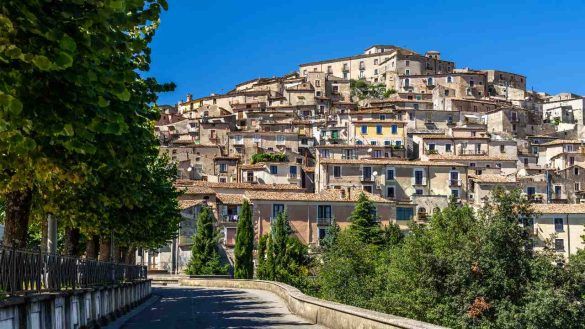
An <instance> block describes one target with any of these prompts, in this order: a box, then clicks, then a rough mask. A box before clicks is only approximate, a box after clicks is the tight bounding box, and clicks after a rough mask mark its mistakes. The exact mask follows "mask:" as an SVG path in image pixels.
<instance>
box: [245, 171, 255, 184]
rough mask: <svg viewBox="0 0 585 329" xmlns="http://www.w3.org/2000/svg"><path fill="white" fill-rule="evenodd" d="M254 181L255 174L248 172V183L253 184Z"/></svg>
mask: <svg viewBox="0 0 585 329" xmlns="http://www.w3.org/2000/svg"><path fill="white" fill-rule="evenodd" d="M253 181H254V172H253V171H248V172H247V173H246V182H253Z"/></svg>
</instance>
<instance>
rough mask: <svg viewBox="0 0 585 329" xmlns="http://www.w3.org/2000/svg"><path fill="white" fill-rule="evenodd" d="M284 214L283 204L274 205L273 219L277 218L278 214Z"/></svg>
mask: <svg viewBox="0 0 585 329" xmlns="http://www.w3.org/2000/svg"><path fill="white" fill-rule="evenodd" d="M282 212H284V205H283V204H281V203H275V204H273V205H272V218H276V216H278V214H280V213H282Z"/></svg>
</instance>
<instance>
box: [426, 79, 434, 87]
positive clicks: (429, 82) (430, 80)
mask: <svg viewBox="0 0 585 329" xmlns="http://www.w3.org/2000/svg"><path fill="white" fill-rule="evenodd" d="M427 85H428V86H432V85H433V78H428V79H427Z"/></svg>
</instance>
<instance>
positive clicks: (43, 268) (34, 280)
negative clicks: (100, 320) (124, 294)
mask: <svg viewBox="0 0 585 329" xmlns="http://www.w3.org/2000/svg"><path fill="white" fill-rule="evenodd" d="M146 278H147V275H146V267H145V266H138V265H127V264H117V263H108V262H99V261H97V260H90V259H80V258H74V257H66V256H60V255H55V254H47V253H41V252H37V251H26V250H18V249H10V248H5V247H0V291H2V292H3V293H7V294H10V295H13V294H22V293H26V292H46V291H61V290H75V289H80V288H87V287H91V286H98V285H105V284H117V283H123V282H131V281H136V280H142V279H146Z"/></svg>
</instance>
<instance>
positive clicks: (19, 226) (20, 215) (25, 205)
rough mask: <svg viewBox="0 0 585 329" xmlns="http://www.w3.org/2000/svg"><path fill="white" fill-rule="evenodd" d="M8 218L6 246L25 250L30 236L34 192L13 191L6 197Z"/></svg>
mask: <svg viewBox="0 0 585 329" xmlns="http://www.w3.org/2000/svg"><path fill="white" fill-rule="evenodd" d="M4 198H5V201H6V210H5V212H6V218H5V220H4V242H3V243H4V245H5V246H7V247H14V248H24V247H26V239H27V235H28V220H29V217H30V210H31V205H32V191H31V190H30V189H26V190H23V191H11V192H8V193H6V194H5V195H4Z"/></svg>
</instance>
